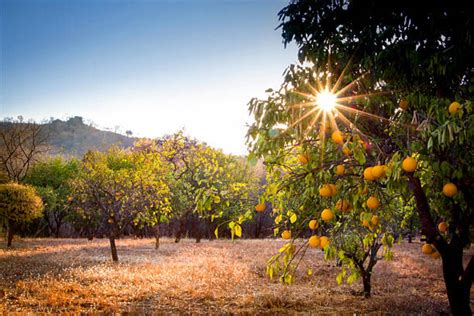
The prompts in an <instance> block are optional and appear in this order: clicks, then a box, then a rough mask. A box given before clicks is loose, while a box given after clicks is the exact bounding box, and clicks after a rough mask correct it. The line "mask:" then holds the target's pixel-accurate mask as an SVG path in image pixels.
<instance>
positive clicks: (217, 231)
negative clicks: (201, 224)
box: [214, 227, 219, 239]
mask: <svg viewBox="0 0 474 316" xmlns="http://www.w3.org/2000/svg"><path fill="white" fill-rule="evenodd" d="M214 235H216V238H217V239H219V227H216V229H215V230H214Z"/></svg>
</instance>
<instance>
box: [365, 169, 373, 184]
mask: <svg viewBox="0 0 474 316" xmlns="http://www.w3.org/2000/svg"><path fill="white" fill-rule="evenodd" d="M372 170H373V167H368V168H365V170H364V179H365V180H368V181H373V180H375V177H374V175H373V174H372Z"/></svg>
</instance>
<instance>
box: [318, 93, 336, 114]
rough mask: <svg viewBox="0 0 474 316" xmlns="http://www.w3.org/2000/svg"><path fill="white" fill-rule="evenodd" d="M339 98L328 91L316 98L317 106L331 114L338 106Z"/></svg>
mask: <svg viewBox="0 0 474 316" xmlns="http://www.w3.org/2000/svg"><path fill="white" fill-rule="evenodd" d="M336 99H337V96H336V95H335V94H334V93H332V92H330V91H329V90H327V89H324V90H323V91H321V92H319V93H318V95H317V96H316V104H317V105H319V106H320V107H321V109H322V110H323V111H325V112H331V111H332V110H333V109H334V107H335V106H336Z"/></svg>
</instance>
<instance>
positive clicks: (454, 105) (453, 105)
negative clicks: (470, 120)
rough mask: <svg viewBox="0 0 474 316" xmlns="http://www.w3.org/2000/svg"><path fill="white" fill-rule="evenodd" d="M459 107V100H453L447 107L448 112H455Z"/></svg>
mask: <svg viewBox="0 0 474 316" xmlns="http://www.w3.org/2000/svg"><path fill="white" fill-rule="evenodd" d="M460 107H461V104H459V102H456V101H454V102H453V103H451V104H450V105H449V108H448V111H449V114H455V113H456V112H457V111H458V110H459V108H460Z"/></svg>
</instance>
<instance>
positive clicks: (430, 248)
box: [421, 244, 440, 259]
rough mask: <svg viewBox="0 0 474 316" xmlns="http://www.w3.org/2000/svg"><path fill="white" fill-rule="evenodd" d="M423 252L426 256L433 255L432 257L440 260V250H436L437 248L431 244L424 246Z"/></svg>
mask: <svg viewBox="0 0 474 316" xmlns="http://www.w3.org/2000/svg"><path fill="white" fill-rule="evenodd" d="M421 252H423V253H424V254H425V255H431V257H433V258H435V259H439V257H440V254H439V252H438V250H436V248H435V247H434V246H433V245H431V244H424V245H423V246H422V247H421Z"/></svg>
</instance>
